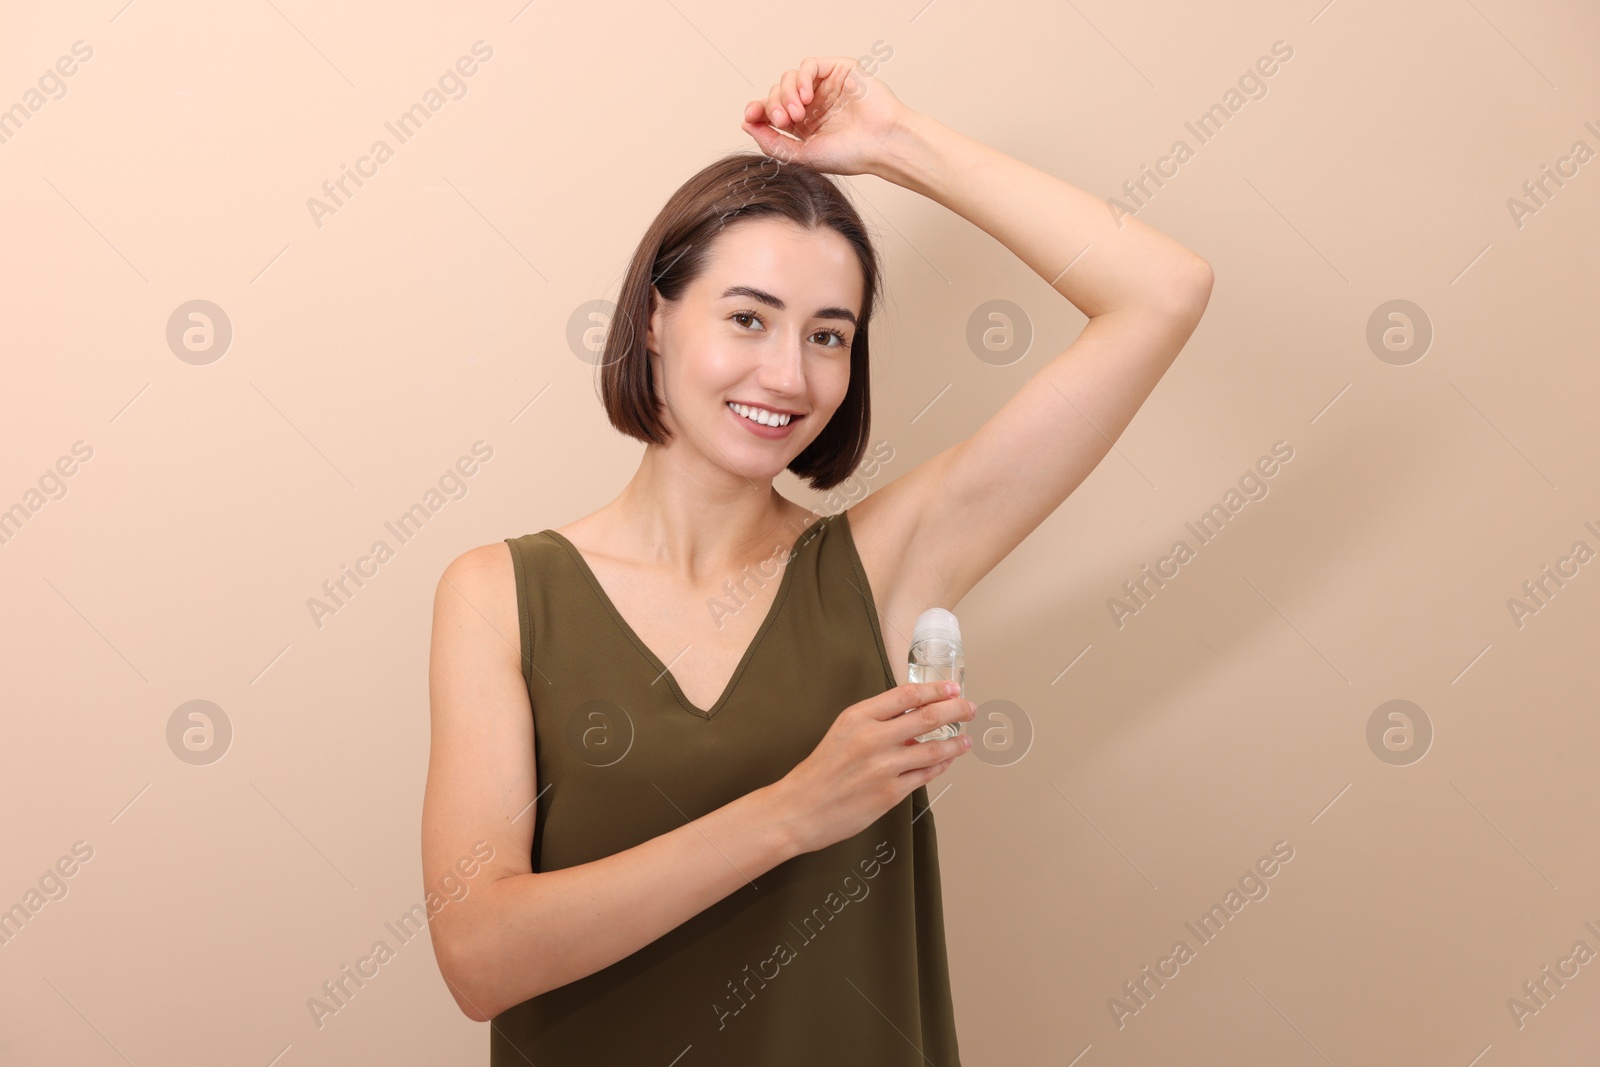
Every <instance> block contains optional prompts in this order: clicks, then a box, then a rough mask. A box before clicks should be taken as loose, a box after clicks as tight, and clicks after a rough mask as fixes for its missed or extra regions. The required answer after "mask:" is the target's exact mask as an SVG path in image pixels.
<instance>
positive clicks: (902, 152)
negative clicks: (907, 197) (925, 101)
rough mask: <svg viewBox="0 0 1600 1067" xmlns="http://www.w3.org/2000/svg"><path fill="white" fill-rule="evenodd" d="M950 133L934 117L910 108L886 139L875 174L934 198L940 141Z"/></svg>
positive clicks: (873, 170) (874, 168) (875, 167)
mask: <svg viewBox="0 0 1600 1067" xmlns="http://www.w3.org/2000/svg"><path fill="white" fill-rule="evenodd" d="M947 132H949V131H948V130H947V129H946V127H945V126H944V125H943V124H941V123H940V122H939V120H938V119H936V118H934V117H933V116H932V115H928V114H926V113H924V112H921V111H913V110H912V109H910V108H907V109H906V110H905V113H904V114H903V115H902V116H901V117H900V119H899V121H898V122H896V123H895V127H894V129H893V130H891V131H890V132H889V135H888V136H887V137H885V138H884V139H883V143H882V146H881V148H880V155H879V158H878V160H877V162H876V163H875V164H874V166H873V167H872V170H871V173H873V174H876V175H877V176H878V177H880V178H882V179H883V180H884V181H888V182H893V183H894V184H896V185H899V186H902V187H904V188H906V189H910V190H911V191H912V192H915V193H921V194H922V195H924V196H928V195H930V192H931V189H932V186H933V177H934V168H933V163H934V160H935V159H936V158H937V155H938V151H939V148H938V142H939V140H940V137H941V135H942V134H944V133H947Z"/></svg>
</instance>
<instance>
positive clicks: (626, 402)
mask: <svg viewBox="0 0 1600 1067" xmlns="http://www.w3.org/2000/svg"><path fill="white" fill-rule="evenodd" d="M767 217H775V218H783V219H789V220H790V221H792V222H795V223H798V224H799V225H801V226H803V227H806V228H807V229H816V228H820V227H823V226H827V227H831V228H832V229H833V230H835V231H836V232H838V233H839V235H840V236H842V237H844V239H845V240H847V241H849V242H850V244H851V245H852V246H853V247H854V248H855V251H856V256H857V258H858V259H859V260H860V262H861V273H862V276H863V278H864V285H863V287H862V293H863V297H862V304H861V315H860V321H859V322H858V323H857V325H856V329H855V332H854V334H853V336H852V337H851V339H850V341H851V343H850V387H849V389H848V390H847V391H846V393H845V397H844V400H843V401H841V402H840V404H839V409H838V410H837V411H835V412H834V413H833V417H832V418H831V419H829V420H828V424H827V425H826V426H825V427H823V429H822V432H821V433H820V434H818V435H817V438H816V440H814V441H812V442H811V444H809V445H808V446H806V449H805V451H803V452H801V453H800V454H799V455H798V456H796V457H795V458H794V461H793V462H792V463H790V464H789V470H790V471H792V472H794V474H795V475H796V476H798V477H801V478H807V479H810V483H811V488H812V489H818V490H822V489H832V488H833V487H834V486H836V485H838V484H839V483H840V482H842V481H844V480H845V479H846V478H848V477H849V476H850V474H851V472H852V471H854V470H855V468H856V465H857V464H858V463H860V462H861V456H862V454H863V453H864V452H865V451H866V448H867V436H868V434H869V433H870V431H871V429H872V403H871V380H870V374H869V371H868V359H867V357H868V347H867V326H868V323H869V322H870V321H871V319H872V308H873V303H874V301H875V299H876V296H877V292H878V287H879V285H880V283H881V277H880V274H879V268H878V256H877V253H876V251H875V250H874V249H873V246H872V241H871V239H870V237H869V236H868V234H867V228H866V226H865V224H864V223H863V222H862V221H861V216H860V215H859V214H858V213H857V212H856V209H855V207H854V206H852V205H851V203H850V201H849V200H847V199H846V198H845V195H844V193H843V192H842V191H841V190H840V189H839V187H838V186H836V185H835V184H834V183H833V181H832V180H831V179H830V178H829V177H828V176H827V175H826V174H824V173H823V172H822V171H819V170H817V169H815V168H813V167H810V166H807V165H806V164H803V163H793V162H781V161H779V160H776V159H772V158H770V157H768V156H765V155H761V154H759V153H754V152H746V153H737V154H734V155H729V156H724V157H723V158H721V159H719V160H717V161H716V162H714V163H712V164H711V165H710V166H708V167H706V168H705V169H703V170H701V171H700V172H699V173H698V174H696V175H694V176H693V177H692V178H690V179H689V180H688V181H686V182H684V183H683V184H682V185H681V186H679V187H678V190H677V192H675V193H673V194H672V196H671V198H669V199H668V200H667V202H666V204H665V205H664V206H663V207H662V209H661V211H660V213H659V214H658V215H656V218H655V221H654V222H652V223H651V224H650V228H649V229H648V230H646V231H645V235H644V237H643V238H642V239H641V240H640V242H639V247H638V248H637V249H636V250H635V251H634V253H633V260H632V261H631V262H630V263H629V264H628V272H627V275H626V276H625V277H624V278H623V282H622V291H621V294H620V295H619V297H618V300H617V311H616V314H615V315H614V316H613V317H612V325H611V329H610V330H609V331H608V332H607V335H606V342H605V352H604V356H603V358H602V360H601V401H602V403H604V405H605V409H606V416H607V418H609V419H610V420H611V425H613V426H615V427H616V428H617V429H618V430H619V431H621V432H622V433H625V434H627V435H628V436H629V437H633V438H637V439H638V440H640V441H644V442H646V443H649V444H658V445H660V444H666V443H667V441H668V440H670V439H671V436H672V433H671V431H670V430H668V429H667V427H666V426H665V425H664V424H663V423H662V421H661V408H662V405H661V400H660V398H659V397H658V396H657V395H656V389H655V384H656V383H655V381H654V374H653V372H652V370H651V367H650V357H649V353H648V352H646V350H645V333H646V330H647V328H648V326H649V322H650V311H651V307H650V301H651V293H650V287H651V286H652V285H654V286H655V287H656V289H657V290H659V291H660V293H661V296H662V297H663V298H664V299H666V300H669V301H675V300H678V299H679V298H681V297H682V296H683V293H684V290H685V289H686V288H687V287H688V285H689V284H690V283H691V282H693V281H694V280H695V279H696V278H697V277H699V276H700V274H701V273H702V272H703V271H704V270H705V269H706V265H707V260H708V258H709V253H710V252H711V250H712V247H713V245H714V243H715V241H716V238H717V237H718V236H719V235H720V234H721V232H722V230H723V229H724V228H725V227H726V226H728V225H729V224H730V223H734V222H737V221H739V220H740V219H754V218H767Z"/></svg>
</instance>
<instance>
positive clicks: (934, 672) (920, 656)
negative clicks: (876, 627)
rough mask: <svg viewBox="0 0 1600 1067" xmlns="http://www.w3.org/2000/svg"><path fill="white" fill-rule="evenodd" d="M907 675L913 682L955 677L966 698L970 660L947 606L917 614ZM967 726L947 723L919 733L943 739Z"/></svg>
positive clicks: (923, 737) (925, 738)
mask: <svg viewBox="0 0 1600 1067" xmlns="http://www.w3.org/2000/svg"><path fill="white" fill-rule="evenodd" d="M906 674H907V677H908V678H909V680H910V681H912V682H938V681H946V680H954V681H955V682H956V684H957V685H959V686H961V693H960V696H961V697H963V698H965V697H966V695H967V686H966V681H967V661H966V658H965V657H964V656H963V655H962V653H961V624H960V623H958V622H957V621H956V617H955V616H954V615H952V614H951V613H950V612H948V611H946V610H945V609H944V608H929V609H928V610H927V611H924V612H923V613H922V614H921V615H918V616H917V625H916V628H915V629H914V630H913V631H912V633H911V656H910V660H909V663H908V664H907V671H906ZM906 710H907V711H910V710H912V709H910V708H907V709H906ZM964 725H965V724H963V723H960V722H953V723H948V724H946V725H944V726H940V727H937V728H936V729H933V730H930V731H928V732H927V733H925V734H921V735H919V736H918V737H917V740H918V741H943V740H946V739H947V738H951V737H955V736H956V735H958V734H961V733H963V732H964Z"/></svg>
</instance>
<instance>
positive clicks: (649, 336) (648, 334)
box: [644, 282, 666, 352]
mask: <svg viewBox="0 0 1600 1067" xmlns="http://www.w3.org/2000/svg"><path fill="white" fill-rule="evenodd" d="M665 305H666V300H665V299H664V298H663V297H662V295H661V290H659V289H657V288H656V287H655V283H654V282H652V283H651V284H650V310H649V311H648V312H646V316H645V331H644V347H645V351H646V352H660V351H661V330H660V329H659V327H660V326H661V319H662V315H663V309H664V307H665Z"/></svg>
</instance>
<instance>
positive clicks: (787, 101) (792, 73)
mask: <svg viewBox="0 0 1600 1067" xmlns="http://www.w3.org/2000/svg"><path fill="white" fill-rule="evenodd" d="M799 76H800V72H799V71H797V70H786V71H784V72H783V79H782V80H781V81H780V82H779V83H778V84H779V85H781V86H782V87H783V88H782V90H781V92H780V95H781V96H782V97H783V108H784V111H785V113H787V114H788V116H789V119H790V121H792V122H799V121H800V120H801V119H803V118H805V117H806V106H805V105H804V104H802V103H801V102H800V89H799V87H798V86H797V85H796V84H795V79H796V78H798V77H799Z"/></svg>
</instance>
